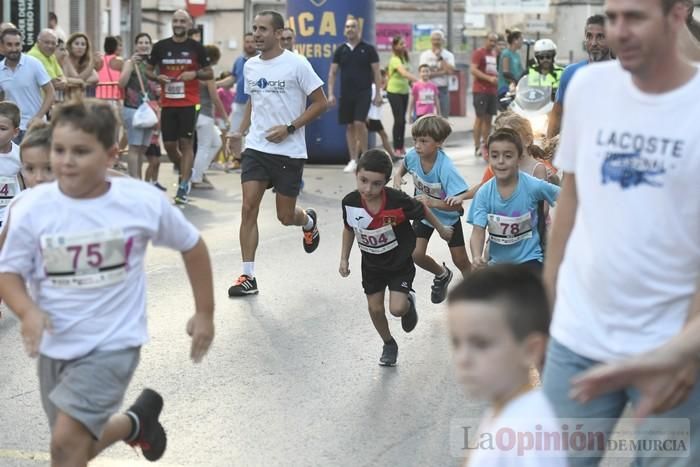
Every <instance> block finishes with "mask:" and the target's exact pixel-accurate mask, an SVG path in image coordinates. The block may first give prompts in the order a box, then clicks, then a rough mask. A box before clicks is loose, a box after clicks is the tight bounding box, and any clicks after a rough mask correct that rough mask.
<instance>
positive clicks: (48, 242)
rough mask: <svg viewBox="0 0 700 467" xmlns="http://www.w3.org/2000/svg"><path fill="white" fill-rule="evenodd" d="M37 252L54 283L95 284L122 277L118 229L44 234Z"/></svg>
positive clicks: (122, 246)
mask: <svg viewBox="0 0 700 467" xmlns="http://www.w3.org/2000/svg"><path fill="white" fill-rule="evenodd" d="M41 252H42V256H43V258H44V269H45V271H46V275H47V277H48V279H49V280H50V281H51V285H53V286H54V287H64V288H96V287H105V286H108V285H113V284H117V283H119V282H122V281H123V280H124V279H126V242H125V241H124V234H123V233H122V231H121V230H119V229H109V230H98V231H93V232H86V233H82V234H73V235H44V236H42V237H41Z"/></svg>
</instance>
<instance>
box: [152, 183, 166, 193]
mask: <svg viewBox="0 0 700 467" xmlns="http://www.w3.org/2000/svg"><path fill="white" fill-rule="evenodd" d="M151 185H153V186H154V187H156V188H158V189H159V190H160V191H168V189H167V188H165V187H164V186H163V185H161V184H160V183H158V182H151Z"/></svg>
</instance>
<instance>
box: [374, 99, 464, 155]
mask: <svg viewBox="0 0 700 467" xmlns="http://www.w3.org/2000/svg"><path fill="white" fill-rule="evenodd" d="M475 116H476V113H475V112H474V99H473V98H472V93H471V92H469V93H467V115H466V116H464V117H456V116H455V117H450V118H449V121H450V124H451V125H452V135H451V136H450V139H449V140H448V142H449V143H450V144H449V146H455V145H456V143H457V141H459V144H464V143H465V142H466V143H468V144H473V143H472V141H471V139H470V138H471V133H472V128H473V127H474V119H475ZM382 125H384V130H385V131H386V132H387V134H388V135H389V139H391V129H392V127H393V126H394V117H393V116H392V115H391V106H390V105H389V102H384V105H382ZM405 137H406V146H407V147H410V146H412V145H413V143H412V141H413V140H412V138H411V126H410V125H409V124H408V123H407V124H406V134H405ZM380 144H381V141H380Z"/></svg>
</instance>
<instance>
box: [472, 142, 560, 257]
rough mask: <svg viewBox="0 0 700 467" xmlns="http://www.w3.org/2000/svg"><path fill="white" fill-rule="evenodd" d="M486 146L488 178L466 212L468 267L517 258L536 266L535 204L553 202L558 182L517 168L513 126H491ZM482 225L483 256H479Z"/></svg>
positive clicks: (519, 148) (518, 157)
mask: <svg viewBox="0 0 700 467" xmlns="http://www.w3.org/2000/svg"><path fill="white" fill-rule="evenodd" d="M487 146H488V151H489V165H490V166H491V169H492V170H493V174H494V178H492V179H491V180H489V181H488V182H486V183H485V184H484V185H483V186H482V187H481V188H479V191H478V192H477V193H476V196H474V201H472V204H471V206H470V207H469V215H468V216H467V222H468V223H470V224H472V226H473V230H472V235H471V239H470V240H469V245H470V248H471V252H472V261H473V264H474V267H477V268H478V267H483V266H485V265H486V264H487V263H515V264H521V263H522V264H528V265H530V266H532V267H533V268H534V269H535V270H537V271H541V270H542V261H543V259H544V252H543V251H542V246H541V244H540V234H539V232H538V231H537V203H538V202H540V201H547V202H548V203H549V204H550V205H551V206H553V205H554V202H555V200H556V199H557V197H558V196H559V187H558V186H556V185H552V184H551V183H548V182H545V181H544V180H540V179H538V178H535V177H532V176H530V175H528V174H526V173H524V172H521V171H520V167H519V163H520V161H521V160H522V158H523V143H522V140H521V139H520V136H519V135H518V133H517V132H516V131H515V130H511V129H510V128H501V129H500V130H497V131H496V132H494V133H493V134H492V135H491V136H490V137H489V140H488V145H487ZM533 227H534V228H533ZM487 229H488V232H489V238H490V245H489V255H490V258H489V259H488V260H486V259H484V257H483V256H484V255H483V253H484V243H485V241H486V230H487Z"/></svg>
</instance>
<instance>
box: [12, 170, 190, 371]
mask: <svg viewBox="0 0 700 467" xmlns="http://www.w3.org/2000/svg"><path fill="white" fill-rule="evenodd" d="M110 182H111V186H110V189H109V191H108V192H107V193H105V194H104V195H102V196H100V197H98V198H92V199H75V198H70V197H67V196H66V195H64V194H63V193H62V192H61V191H60V190H59V188H58V185H57V183H56V182H53V183H47V184H42V185H39V186H37V187H35V188H33V189H32V190H29V191H27V192H26V194H25V195H23V196H22V202H21V203H15V204H14V205H13V207H12V219H11V221H10V228H9V229H8V235H7V239H6V241H5V246H4V247H3V249H2V252H0V272H10V273H15V274H21V275H22V276H23V277H24V278H25V279H26V280H27V281H28V282H29V283H30V288H31V289H32V290H34V291H35V293H36V295H35V300H36V303H37V305H38V306H39V307H40V308H41V309H42V310H44V311H45V312H46V313H48V315H49V316H50V318H51V322H52V324H53V331H52V333H50V334H49V333H47V332H45V333H44V335H43V337H42V341H41V346H40V352H41V353H42V354H43V355H46V356H48V357H51V358H55V359H73V358H79V357H81V356H84V355H87V354H88V353H90V352H92V351H93V350H120V349H125V348H129V347H136V346H140V345H143V344H144V343H145V342H146V341H147V340H148V333H147V327H146V275H145V270H144V257H145V254H146V247H147V246H148V242H149V241H152V242H153V244H154V245H162V246H167V247H170V248H172V249H175V250H178V251H187V250H190V249H191V248H193V247H194V246H195V245H196V244H197V241H198V240H199V232H198V231H197V230H196V229H195V228H194V227H193V226H192V224H190V223H189V222H188V221H187V220H186V219H185V218H184V216H183V215H182V213H181V212H180V211H179V210H178V209H176V208H175V207H173V206H172V205H171V204H170V202H169V201H168V199H167V198H166V197H165V196H163V195H162V193H161V192H160V191H158V190H157V189H156V188H154V187H153V186H151V185H150V184H148V183H145V182H141V181H138V180H133V179H129V178H114V179H111V180H110Z"/></svg>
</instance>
